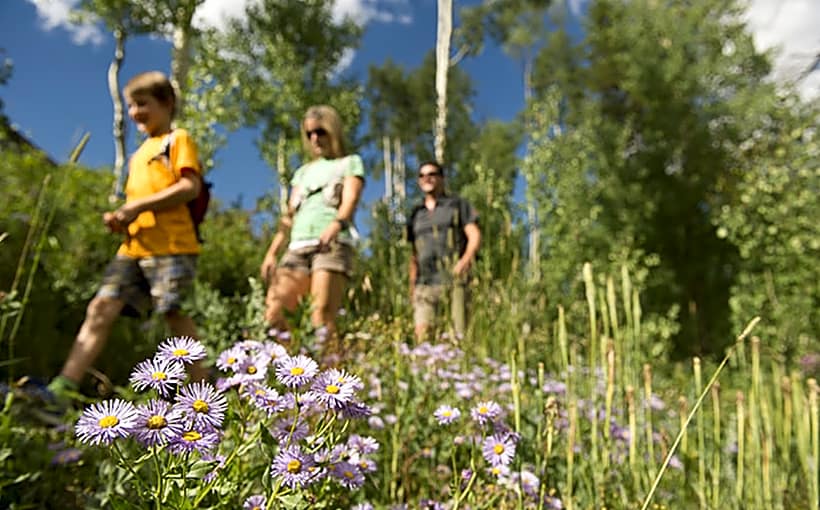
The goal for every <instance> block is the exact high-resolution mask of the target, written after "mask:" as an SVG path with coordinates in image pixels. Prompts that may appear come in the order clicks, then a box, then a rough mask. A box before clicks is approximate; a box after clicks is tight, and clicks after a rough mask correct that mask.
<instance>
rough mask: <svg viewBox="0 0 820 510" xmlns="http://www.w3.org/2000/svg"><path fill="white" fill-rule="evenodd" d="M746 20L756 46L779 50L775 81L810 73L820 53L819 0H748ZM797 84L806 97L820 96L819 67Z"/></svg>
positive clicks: (761, 48)
mask: <svg viewBox="0 0 820 510" xmlns="http://www.w3.org/2000/svg"><path fill="white" fill-rule="evenodd" d="M746 19H747V21H748V24H749V28H750V29H751V30H752V33H753V34H754V39H755V44H756V45H757V47H758V49H760V50H765V49H769V48H776V49H778V52H777V55H776V57H775V61H774V78H775V79H776V80H778V81H793V80H795V79H797V78H798V77H800V76H801V75H804V74H805V73H807V72H809V67H810V66H811V65H812V63H813V62H815V61H816V58H817V55H818V54H820V31H818V30H817V26H818V25H817V21H818V20H820V1H818V0H789V1H785V0H750V1H749V7H748V10H747V14H746ZM798 87H799V90H800V93H801V95H802V96H803V97H804V98H806V99H810V98H816V97H818V96H820V70H814V71H812V72H811V73H810V74H809V75H808V76H806V77H805V78H803V79H802V80H800V82H799V84H798Z"/></svg>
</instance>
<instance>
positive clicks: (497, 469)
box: [492, 467, 501, 476]
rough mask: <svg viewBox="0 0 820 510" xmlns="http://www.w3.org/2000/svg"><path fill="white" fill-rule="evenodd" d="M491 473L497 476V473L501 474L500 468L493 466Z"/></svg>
mask: <svg viewBox="0 0 820 510" xmlns="http://www.w3.org/2000/svg"><path fill="white" fill-rule="evenodd" d="M492 473H493V474H494V475H496V476H497V475H500V474H501V468H497V467H494V468H493V469H492Z"/></svg>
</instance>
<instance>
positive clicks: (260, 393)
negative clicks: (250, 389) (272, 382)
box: [256, 388, 265, 395]
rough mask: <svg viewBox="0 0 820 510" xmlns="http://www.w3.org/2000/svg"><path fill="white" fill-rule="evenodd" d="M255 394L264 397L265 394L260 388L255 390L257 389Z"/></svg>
mask: <svg viewBox="0 0 820 510" xmlns="http://www.w3.org/2000/svg"><path fill="white" fill-rule="evenodd" d="M256 394H257V395H264V394H265V390H263V389H262V388H257V389H256Z"/></svg>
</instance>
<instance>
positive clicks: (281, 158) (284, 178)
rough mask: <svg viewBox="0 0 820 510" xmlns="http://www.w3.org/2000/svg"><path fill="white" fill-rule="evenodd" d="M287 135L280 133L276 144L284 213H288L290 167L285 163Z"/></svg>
mask: <svg viewBox="0 0 820 510" xmlns="http://www.w3.org/2000/svg"><path fill="white" fill-rule="evenodd" d="M285 142H286V140H285V135H283V134H280V135H279V141H278V142H277V144H276V174H277V175H278V176H279V211H280V212H281V213H282V215H283V216H284V215H286V214H287V213H288V185H289V184H290V182H289V181H290V179H288V169H287V166H286V165H285V160H286V159H287V157H286V156H287V154H286V153H287V144H286V143H285Z"/></svg>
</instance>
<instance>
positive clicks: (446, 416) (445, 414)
mask: <svg viewBox="0 0 820 510" xmlns="http://www.w3.org/2000/svg"><path fill="white" fill-rule="evenodd" d="M433 416H435V417H436V420H438V424H439V425H449V424H451V423H453V422H454V421H456V420H457V419H459V417H460V416H461V411H459V410H458V408H457V407H452V406H448V405H443V406H439V408H438V409H436V412H434V413H433Z"/></svg>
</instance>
